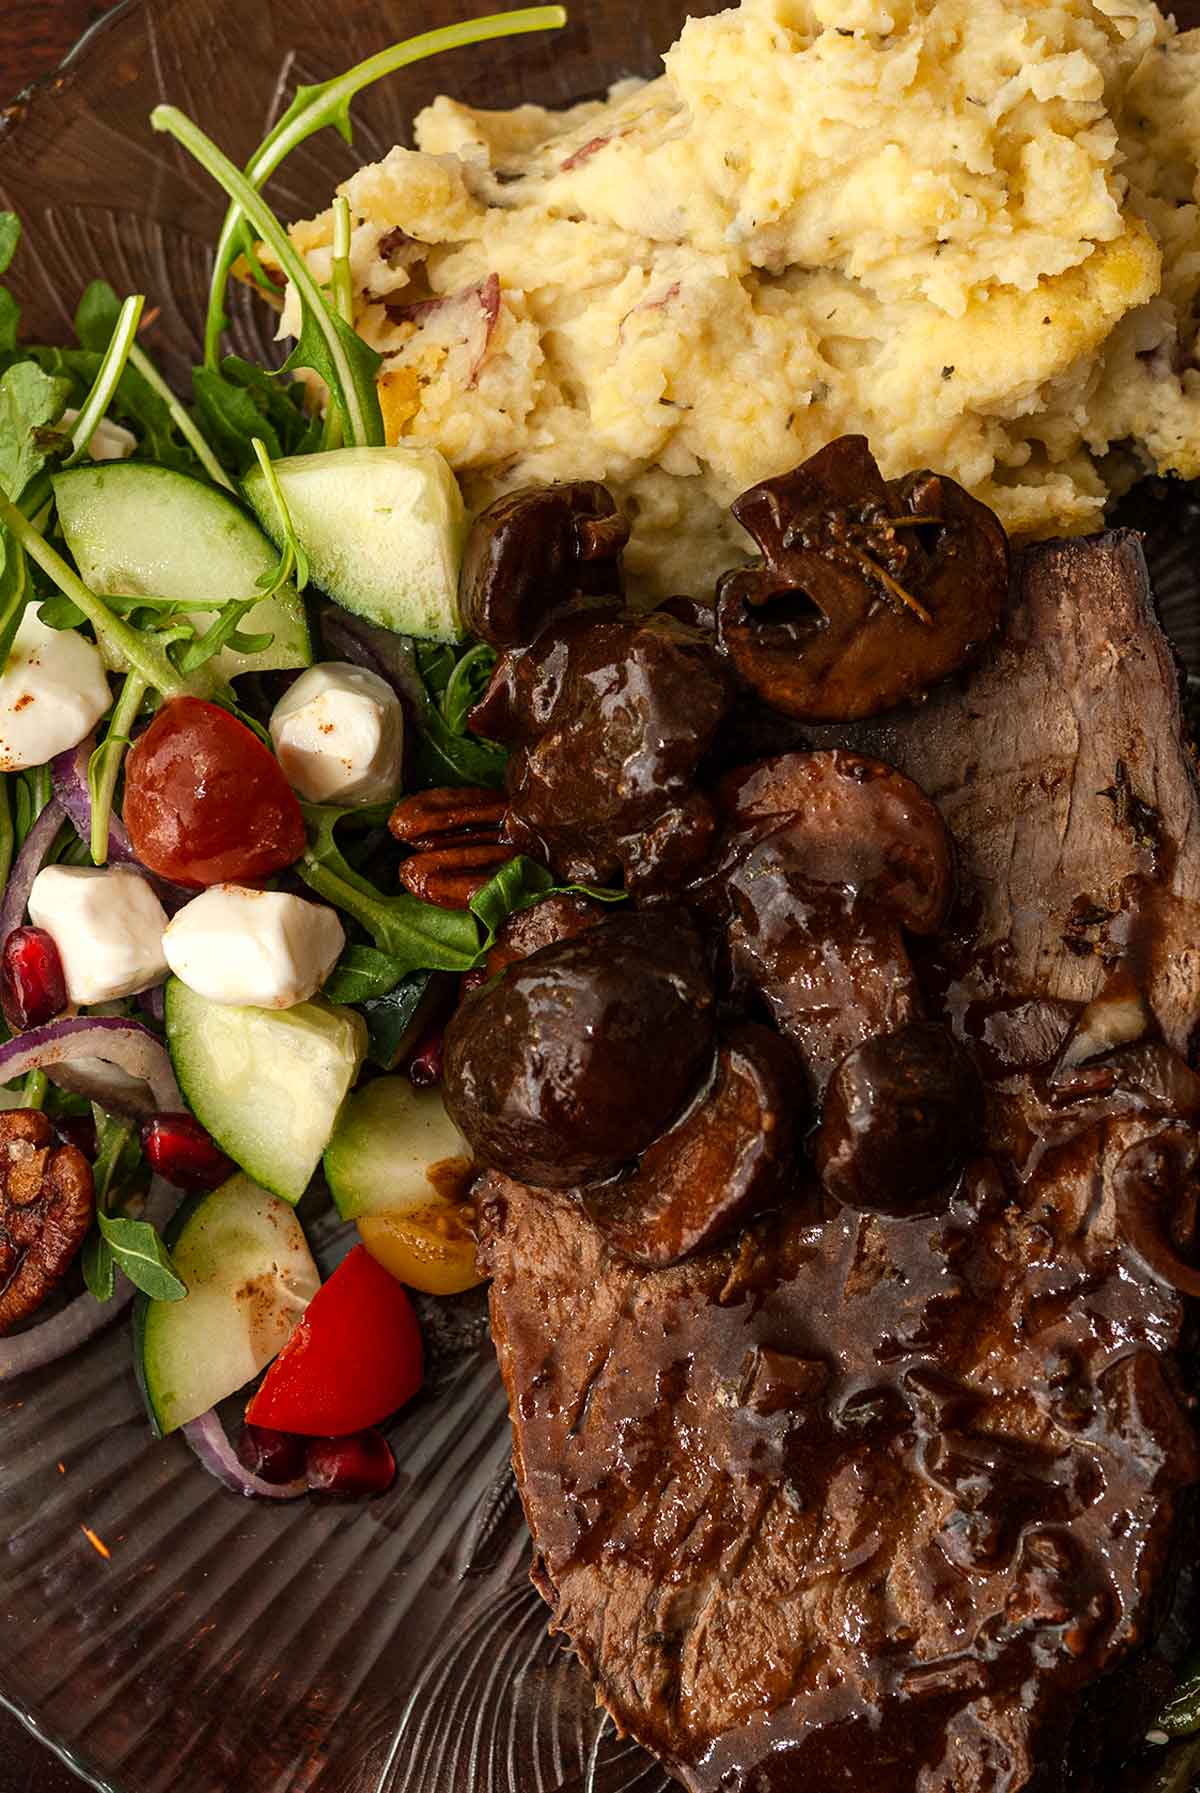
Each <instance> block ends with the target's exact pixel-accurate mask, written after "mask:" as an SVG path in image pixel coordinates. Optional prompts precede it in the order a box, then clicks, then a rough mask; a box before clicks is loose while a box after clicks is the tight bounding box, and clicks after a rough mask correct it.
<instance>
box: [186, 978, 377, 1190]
mask: <svg viewBox="0 0 1200 1793" xmlns="http://www.w3.org/2000/svg"><path fill="white" fill-rule="evenodd" d="M166 1016H167V1045H168V1047H169V1048H170V1052H171V1063H172V1064H173V1065H174V1067H175V1075H176V1077H177V1078H178V1080H179V1087H180V1089H181V1090H182V1091H183V1093H184V1096H185V1097H186V1098H187V1101H188V1103H189V1105H190V1107H191V1108H192V1109H193V1111H194V1113H195V1115H196V1118H197V1120H198V1121H200V1122H201V1124H202V1125H203V1126H205V1127H207V1128H208V1131H209V1132H210V1133H211V1134H212V1136H213V1138H214V1139H215V1140H216V1141H217V1144H218V1145H219V1146H221V1147H222V1148H223V1150H225V1151H226V1152H228V1153H229V1156H230V1157H231V1158H232V1159H233V1161H234V1163H235V1164H239V1165H240V1166H241V1167H242V1169H243V1170H244V1171H246V1172H247V1174H248V1175H249V1176H252V1177H253V1178H254V1180H255V1182H257V1183H261V1184H262V1186H263V1188H264V1189H269V1190H271V1191H272V1192H273V1194H275V1195H279V1196H282V1197H283V1199H284V1201H286V1202H298V1201H299V1200H300V1197H301V1196H302V1195H303V1194H304V1191H305V1190H306V1189H307V1188H308V1185H309V1183H310V1181H311V1180H312V1174H313V1172H314V1171H315V1170H316V1168H317V1166H318V1164H319V1163H320V1162H321V1153H322V1152H323V1151H324V1150H325V1147H326V1145H327V1144H328V1143H329V1136H330V1134H331V1133H332V1132H333V1129H334V1124H335V1122H336V1121H337V1118H338V1111H339V1109H340V1108H341V1106H342V1103H343V1101H344V1100H345V1098H346V1094H347V1092H348V1091H349V1089H350V1087H351V1085H352V1084H353V1082H354V1079H355V1078H356V1077H357V1076H358V1072H359V1067H360V1065H361V1064H362V1061H363V1055H364V1053H365V1052H366V1045H367V1030H366V1025H365V1023H364V1021H363V1019H362V1016H361V1015H357V1014H355V1012H354V1010H353V1009H341V1008H335V1007H334V1005H333V1004H332V1003H331V1002H325V1001H323V1000H322V999H321V998H320V997H317V998H315V1000H314V1001H312V1002H300V1003H297V1004H296V1006H295V1007H294V1008H290V1009H246V1008H232V1007H230V1006H228V1005H227V1004H225V1003H223V1002H210V1001H209V999H208V997H206V996H198V995H197V994H196V992H195V991H194V990H189V989H188V987H187V985H186V984H181V983H180V981H179V979H178V978H172V979H171V981H170V983H169V984H168V985H167V993H166Z"/></svg>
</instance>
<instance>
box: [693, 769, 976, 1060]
mask: <svg viewBox="0 0 1200 1793" xmlns="http://www.w3.org/2000/svg"><path fill="white" fill-rule="evenodd" d="M717 801H718V806H719V808H720V809H721V810H722V811H723V813H724V815H725V817H726V819H727V822H728V824H729V834H728V835H727V838H726V843H725V849H724V852H723V855H722V860H721V866H720V871H719V874H718V881H719V884H720V886H721V888H722V890H723V893H724V898H725V902H726V905H727V909H728V913H729V923H728V940H729V947H730V957H731V962H732V966H733V970H734V973H735V975H736V976H737V977H738V978H739V979H740V980H741V981H743V982H745V983H748V984H750V985H751V986H753V987H754V988H755V989H757V990H758V991H759V992H760V994H761V995H762V996H763V998H764V999H765V1000H766V1002H767V1003H768V1004H769V1006H770V1008H771V1011H772V1013H773V1015H774V1017H775V1021H776V1025H777V1026H778V1027H779V1029H780V1031H781V1032H782V1033H783V1034H785V1035H786V1036H787V1038H789V1039H791V1040H793V1041H795V1043H796V1044H797V1045H798V1046H799V1048H800V1050H801V1052H802V1054H803V1056H804V1059H805V1062H806V1064H807V1066H808V1070H809V1074H810V1077H811V1079H812V1082H813V1085H814V1086H815V1088H816V1089H817V1090H821V1089H823V1088H824V1086H825V1083H826V1082H827V1080H828V1078H829V1076H830V1074H831V1073H832V1071H833V1069H834V1067H835V1065H837V1064H838V1062H839V1061H840V1060H841V1059H842V1058H844V1057H845V1055H846V1053H847V1052H849V1051H851V1050H853V1048H854V1047H856V1046H859V1045H861V1044H862V1043H863V1042H864V1041H865V1040H869V1039H871V1038H873V1037H874V1035H876V1034H879V1033H894V1032H895V1031H896V1030H897V1029H898V1028H900V1027H903V1026H905V1025H906V1024H907V1023H908V1022H910V1021H914V1020H916V1019H918V1017H919V1015H920V992H919V990H918V988H917V982H916V978H915V976H914V974H913V970H912V965H911V962H910V960H909V956H908V949H907V947H906V945H905V942H904V932H905V930H908V931H909V932H911V933H916V934H929V933H933V932H934V931H935V930H936V929H937V928H938V927H939V926H940V925H941V923H942V922H943V920H944V919H945V916H946V912H947V910H948V908H949V905H950V900H951V896H952V893H953V888H954V876H953V855H952V852H951V847H950V839H949V836H948V835H947V833H946V827H945V824H944V823H943V821H942V818H941V816H940V814H939V812H938V810H937V808H936V806H935V805H934V804H933V803H931V802H930V801H929V799H928V798H927V797H926V796H925V794H924V793H923V792H922V791H921V789H920V788H919V786H917V785H915V784H914V783H913V782H912V780H911V779H909V778H906V777H905V776H904V775H903V773H901V772H897V771H896V769H895V768H894V767H892V766H888V765H886V764H885V763H884V762H883V761H882V760H872V759H867V758H865V757H864V756H863V755H861V754H853V753H843V752H838V751H834V752H821V753H808V754H784V755H782V756H781V757H780V758H778V759H775V760H766V761H762V762H760V764H759V765H757V766H752V767H748V768H744V769H742V770H741V771H740V772H737V773H734V774H731V775H730V777H729V778H727V779H726V780H725V781H724V782H723V784H722V785H721V787H720V789H719V791H718V796H717Z"/></svg>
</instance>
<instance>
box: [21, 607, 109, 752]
mask: <svg viewBox="0 0 1200 1793" xmlns="http://www.w3.org/2000/svg"><path fill="white" fill-rule="evenodd" d="M111 702H112V693H111V692H110V691H109V688H108V680H107V679H106V678H105V676H104V662H103V660H102V659H101V658H100V654H99V651H98V650H97V649H96V648H95V647H94V646H93V645H92V643H91V642H90V641H85V640H84V638H83V636H82V635H80V634H79V633H78V632H77V631H76V630H75V629H48V628H47V627H46V625H45V623H43V622H39V620H38V615H37V611H36V610H35V609H34V608H33V607H32V606H31V607H30V608H29V609H28V610H27V611H26V612H25V615H24V616H23V617H22V618H21V626H20V628H19V629H18V630H17V638H16V640H15V641H14V642H13V648H12V653H11V654H10V655H9V657H8V665H7V666H6V667H5V668H4V671H3V673H2V674H0V772H19V771H21V769H22V768H23V767H25V766H43V765H45V763H46V761H47V760H49V759H53V758H54V755H55V754H56V753H65V752H66V750H67V749H68V748H69V747H78V745H79V743H80V742H81V741H82V740H83V738H84V736H85V735H89V734H90V733H91V731H92V730H93V729H94V728H95V726H96V724H97V723H98V722H99V720H100V718H101V716H103V715H104V712H105V711H106V710H107V709H108V706H109V704H110V703H111Z"/></svg>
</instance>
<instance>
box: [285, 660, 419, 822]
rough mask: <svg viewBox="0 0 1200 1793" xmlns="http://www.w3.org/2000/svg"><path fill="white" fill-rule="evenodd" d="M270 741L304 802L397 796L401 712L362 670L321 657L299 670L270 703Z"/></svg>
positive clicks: (382, 684) (387, 690) (386, 688)
mask: <svg viewBox="0 0 1200 1793" xmlns="http://www.w3.org/2000/svg"><path fill="white" fill-rule="evenodd" d="M271 739H272V741H273V742H274V744H275V752H276V754H277V755H278V757H279V763H280V765H281V766H282V767H283V770H284V775H285V777H286V778H287V781H288V783H289V784H290V785H291V786H292V789H293V790H295V791H297V792H299V794H300V796H301V797H303V798H304V799H305V800H306V801H307V802H309V803H338V804H353V803H386V802H389V801H390V800H391V799H392V798H393V797H395V796H397V795H398V793H399V790H400V768H401V763H402V759H403V754H404V711H403V710H402V708H401V707H400V699H399V698H398V697H397V696H396V693H395V692H394V691H393V690H392V687H391V686H390V685H389V684H388V683H387V682H386V681H385V680H384V679H381V678H380V677H379V676H378V674H377V673H374V672H368V671H367V670H366V669H365V668H364V667H361V666H350V665H348V664H347V663H346V662H344V661H341V660H326V661H324V662H322V663H321V664H320V665H319V666H310V667H309V669H308V671H307V672H302V673H301V674H300V677H299V678H298V679H297V680H296V682H295V684H294V685H292V686H291V687H290V688H289V689H288V690H287V691H286V692H285V693H284V695H283V696H282V697H281V698H280V700H279V702H278V703H277V704H276V705H275V709H274V711H273V712H272V715H271Z"/></svg>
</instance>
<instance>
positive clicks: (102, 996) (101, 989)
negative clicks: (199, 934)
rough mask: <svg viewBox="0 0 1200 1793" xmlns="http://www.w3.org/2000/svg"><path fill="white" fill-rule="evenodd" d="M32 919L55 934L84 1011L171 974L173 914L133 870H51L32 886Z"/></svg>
mask: <svg viewBox="0 0 1200 1793" xmlns="http://www.w3.org/2000/svg"><path fill="white" fill-rule="evenodd" d="M29 915H30V919H31V920H32V922H33V923H34V925H35V927H39V928H45V930H46V932H47V933H48V934H50V935H52V936H53V939H54V944H55V945H56V946H57V948H58V952H59V957H60V958H61V959H62V962H63V971H64V973H65V974H66V979H67V994H68V996H69V997H70V998H71V1001H72V1002H73V1003H76V1004H78V1005H79V1006H83V1005H84V1004H88V1003H96V1002H112V1001H113V1000H114V999H115V998H116V997H118V996H136V995H137V993H138V991H139V990H148V989H149V988H150V987H151V985H152V984H160V983H161V982H162V980H163V979H164V978H165V977H166V975H167V961H166V959H165V958H164V956H163V932H164V930H165V928H166V925H167V917H166V911H165V910H164V909H163V906H162V904H161V903H160V902H159V900H158V898H157V897H156V896H155V894H154V892H153V890H152V889H151V888H150V886H149V884H147V882H146V880H145V878H143V877H141V876H140V875H139V873H137V872H135V871H134V870H133V869H132V868H131V867H130V866H126V865H114V866H87V865H48V866H46V867H45V868H44V870H42V871H40V872H39V873H38V875H37V877H36V878H35V879H34V881H33V889H32V890H31V891H30V893H29Z"/></svg>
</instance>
